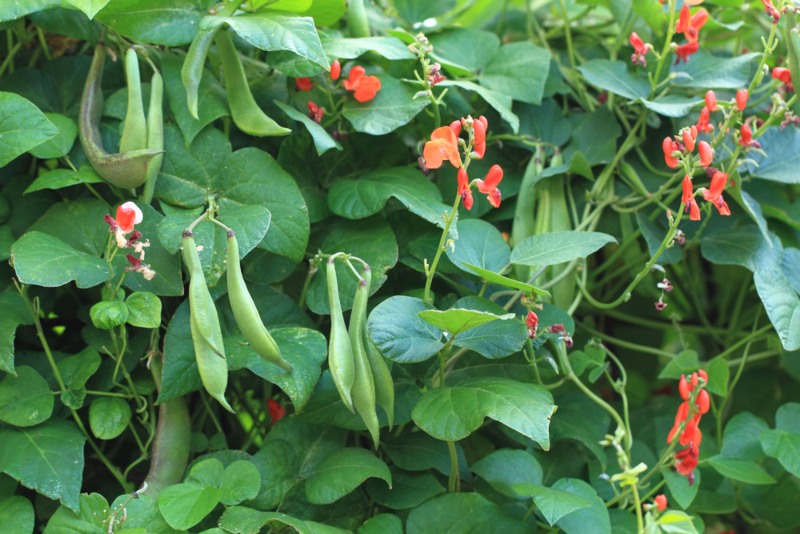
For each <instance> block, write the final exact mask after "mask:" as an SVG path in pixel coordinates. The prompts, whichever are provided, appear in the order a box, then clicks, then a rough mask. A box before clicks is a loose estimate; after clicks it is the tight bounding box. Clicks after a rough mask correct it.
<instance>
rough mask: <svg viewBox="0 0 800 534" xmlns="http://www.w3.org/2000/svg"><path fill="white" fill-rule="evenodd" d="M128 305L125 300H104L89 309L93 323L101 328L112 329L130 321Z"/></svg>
mask: <svg viewBox="0 0 800 534" xmlns="http://www.w3.org/2000/svg"><path fill="white" fill-rule="evenodd" d="M128 314H129V313H128V306H126V305H125V303H124V302H121V301H118V300H114V301H102V302H98V303H96V304H95V305H94V306H92V307H91V309H90V310H89V316H90V317H91V319H92V324H93V325H94V327H95V328H99V329H100V330H112V329H114V328H116V327H118V326H122V325H124V324H125V323H126V322H127V321H128Z"/></svg>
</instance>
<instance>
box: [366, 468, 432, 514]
mask: <svg viewBox="0 0 800 534" xmlns="http://www.w3.org/2000/svg"><path fill="white" fill-rule="evenodd" d="M366 486H367V492H368V493H369V496H370V497H371V498H372V499H374V500H375V502H377V503H378V504H380V505H382V506H386V507H387V508H391V509H392V510H407V509H409V508H413V507H415V506H419V505H420V504H422V503H423V502H425V501H427V500H428V499H430V498H431V497H435V496H436V495H439V494H441V493H444V491H445V487H444V486H442V484H441V483H440V482H439V480H438V479H437V478H436V477H435V476H433V474H431V473H409V472H407V471H401V470H392V487H391V488H389V487H387V486H386V484H385V483H383V481H380V480H378V479H371V480H368V481H367V484H366Z"/></svg>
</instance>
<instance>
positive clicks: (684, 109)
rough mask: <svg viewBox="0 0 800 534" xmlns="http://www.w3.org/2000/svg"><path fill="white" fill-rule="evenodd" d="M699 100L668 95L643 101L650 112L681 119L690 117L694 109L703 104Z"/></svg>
mask: <svg viewBox="0 0 800 534" xmlns="http://www.w3.org/2000/svg"><path fill="white" fill-rule="evenodd" d="M702 103H703V101H702V100H700V99H699V98H692V97H682V96H678V95H667V96H663V97H661V98H657V99H655V100H642V104H644V107H646V108H647V109H649V110H650V111H655V112H656V113H658V114H659V115H664V116H665V117H673V118H680V117H685V116H686V115H688V114H689V113H690V112H691V111H692V109H693V108H695V107H696V106H698V105H699V104H702Z"/></svg>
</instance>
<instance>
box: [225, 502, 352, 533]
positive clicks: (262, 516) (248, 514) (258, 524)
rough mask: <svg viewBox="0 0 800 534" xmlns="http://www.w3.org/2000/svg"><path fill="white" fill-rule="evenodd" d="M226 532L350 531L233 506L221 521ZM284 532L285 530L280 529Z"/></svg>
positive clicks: (278, 514) (226, 511) (274, 513)
mask: <svg viewBox="0 0 800 534" xmlns="http://www.w3.org/2000/svg"><path fill="white" fill-rule="evenodd" d="M219 525H220V527H221V528H223V529H225V531H226V532H261V530H262V529H263V528H264V527H267V526H270V527H278V526H280V525H283V526H287V527H290V528H291V529H293V530H294V531H295V532H297V533H298V534H347V533H348V532H350V531H349V530H342V529H340V528H336V527H332V526H328V525H323V524H322V523H317V522H315V521H308V520H304V519H298V518H296V517H292V516H289V515H286V514H282V513H280V512H260V511H258V510H253V509H252V508H246V507H244V506H231V507H230V508H227V509H226V510H225V513H224V514H222V518H220V520H219ZM280 530H283V529H280Z"/></svg>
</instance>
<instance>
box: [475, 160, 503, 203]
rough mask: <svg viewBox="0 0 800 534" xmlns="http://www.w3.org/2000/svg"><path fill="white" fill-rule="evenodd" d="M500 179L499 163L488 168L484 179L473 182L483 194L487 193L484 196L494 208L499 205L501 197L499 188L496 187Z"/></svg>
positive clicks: (501, 170)
mask: <svg viewBox="0 0 800 534" xmlns="http://www.w3.org/2000/svg"><path fill="white" fill-rule="evenodd" d="M502 179H503V169H502V167H500V165H496V164H495V165H492V166H491V167H490V168H489V172H488V173H486V179H484V180H475V184H476V185H477V186H478V191H480V192H481V193H483V194H484V195H487V197H486V198H488V199H489V204H491V205H492V206H494V207H495V208H499V207H500V200H501V199H502V195H501V194H500V190H499V189H497V186H498V185H499V184H500V181H501V180H502Z"/></svg>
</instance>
